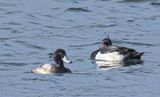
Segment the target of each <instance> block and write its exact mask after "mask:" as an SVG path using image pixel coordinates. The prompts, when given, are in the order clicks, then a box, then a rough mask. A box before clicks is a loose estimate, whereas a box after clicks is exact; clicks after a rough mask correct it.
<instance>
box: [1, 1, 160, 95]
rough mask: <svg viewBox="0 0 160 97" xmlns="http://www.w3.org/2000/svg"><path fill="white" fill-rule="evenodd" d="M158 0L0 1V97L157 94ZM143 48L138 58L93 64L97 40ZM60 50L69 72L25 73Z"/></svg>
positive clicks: (159, 67)
mask: <svg viewBox="0 0 160 97" xmlns="http://www.w3.org/2000/svg"><path fill="white" fill-rule="evenodd" d="M159 10H160V2H159V0H0V25H1V26H0V56H1V57H0V78H1V80H0V95H1V97H159V96H160V92H159V91H160V85H159V81H160V59H159V55H160V51H159V48H160V40H159V35H160V33H159V28H160V13H159ZM108 34H109V35H110V38H111V39H112V40H113V43H114V44H117V45H122V46H126V47H131V48H134V49H136V50H138V51H143V52H145V54H144V56H143V60H144V63H143V64H137V65H134V66H128V67H120V68H114V69H109V70H101V69H100V68H98V67H97V66H96V64H95V63H93V62H92V61H91V60H90V59H89V56H90V53H91V52H92V51H93V50H95V49H97V48H98V47H99V42H100V41H101V39H102V38H104V37H106V36H107V35H108ZM57 48H64V49H65V50H66V52H67V54H68V57H69V58H70V59H71V60H72V61H73V64H66V65H65V66H66V67H68V68H70V69H71V70H72V72H73V74H55V75H54V74H53V75H39V74H32V73H30V71H31V70H32V69H33V68H35V67H38V66H39V65H40V64H43V63H51V62H52V60H51V59H50V58H49V56H48V53H50V52H52V51H53V50H55V49H57Z"/></svg>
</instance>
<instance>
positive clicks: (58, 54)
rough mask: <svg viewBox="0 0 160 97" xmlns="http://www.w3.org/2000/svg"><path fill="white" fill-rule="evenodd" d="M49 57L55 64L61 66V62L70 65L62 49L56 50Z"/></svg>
mask: <svg viewBox="0 0 160 97" xmlns="http://www.w3.org/2000/svg"><path fill="white" fill-rule="evenodd" d="M50 55H51V57H52V58H53V60H54V61H55V63H56V64H63V62H66V63H72V62H71V61H70V60H69V58H68V57H67V54H66V52H65V50H64V49H57V50H56V51H55V52H54V53H50Z"/></svg>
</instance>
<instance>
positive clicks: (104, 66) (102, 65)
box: [95, 60, 143, 70]
mask: <svg viewBox="0 0 160 97" xmlns="http://www.w3.org/2000/svg"><path fill="white" fill-rule="evenodd" d="M95 63H96V64H97V67H98V68H99V69H100V70H109V69H112V68H118V67H125V66H131V65H136V64H142V63H143V61H142V60H130V61H127V62H124V61H105V60H95Z"/></svg>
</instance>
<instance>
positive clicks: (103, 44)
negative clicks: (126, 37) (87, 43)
mask: <svg viewBox="0 0 160 97" xmlns="http://www.w3.org/2000/svg"><path fill="white" fill-rule="evenodd" d="M111 45H112V41H111V40H110V38H109V35H108V37H107V38H104V39H102V41H101V46H100V48H104V47H108V46H111Z"/></svg>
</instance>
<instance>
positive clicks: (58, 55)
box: [32, 48, 72, 74]
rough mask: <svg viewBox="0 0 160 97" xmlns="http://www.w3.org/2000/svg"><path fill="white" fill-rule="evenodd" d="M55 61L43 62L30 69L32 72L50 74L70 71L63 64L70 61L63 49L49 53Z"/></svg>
mask: <svg viewBox="0 0 160 97" xmlns="http://www.w3.org/2000/svg"><path fill="white" fill-rule="evenodd" d="M50 56H51V57H52V58H53V61H54V62H55V63H52V64H48V63H47V64H43V65H40V66H39V67H37V68H35V69H33V70H32V73H38V74H52V73H72V71H71V70H70V69H68V68H66V67H65V66H64V62H65V63H72V61H70V60H69V58H68V57H67V54H66V52H65V50H64V49H61V48H59V49H57V50H56V51H55V52H54V53H50Z"/></svg>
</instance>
